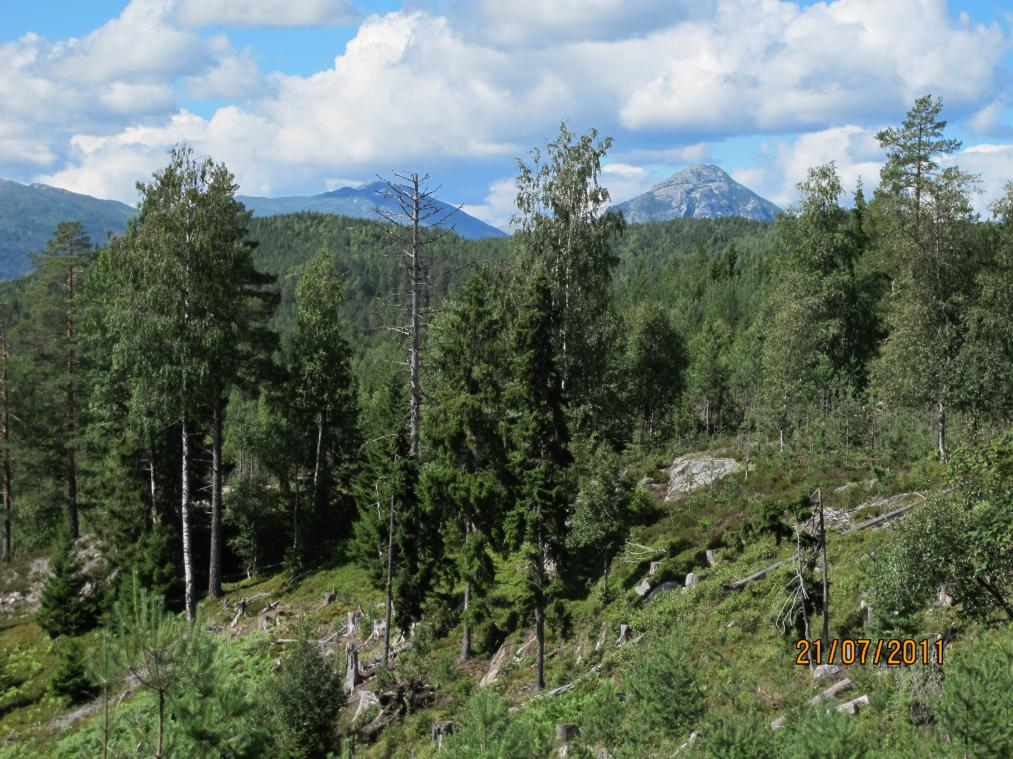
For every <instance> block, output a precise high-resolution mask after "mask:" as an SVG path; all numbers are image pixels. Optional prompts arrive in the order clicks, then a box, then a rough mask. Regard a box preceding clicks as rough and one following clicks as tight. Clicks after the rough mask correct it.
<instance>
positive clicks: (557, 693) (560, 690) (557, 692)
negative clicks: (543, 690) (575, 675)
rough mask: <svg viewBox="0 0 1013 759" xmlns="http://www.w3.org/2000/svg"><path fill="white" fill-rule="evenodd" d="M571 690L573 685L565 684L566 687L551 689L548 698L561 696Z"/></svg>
mask: <svg viewBox="0 0 1013 759" xmlns="http://www.w3.org/2000/svg"><path fill="white" fill-rule="evenodd" d="M571 690H573V683H567V684H566V685H560V686H559V687H558V688H553V689H552V690H550V691H549V692H548V694H547V695H549V696H562V695H563V694H564V693H566V692H567V691H571Z"/></svg>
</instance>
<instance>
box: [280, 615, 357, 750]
mask: <svg viewBox="0 0 1013 759" xmlns="http://www.w3.org/2000/svg"><path fill="white" fill-rule="evenodd" d="M265 689H266V690H265V693H264V696H263V701H264V703H265V704H266V705H267V708H268V710H269V711H268V713H269V716H270V721H271V732H272V735H273V737H274V749H273V754H274V755H275V756H279V757H286V759H323V757H325V756H327V754H328V752H329V751H332V750H333V749H334V748H335V744H336V740H337V716H338V710H339V709H340V708H341V703H342V697H343V693H342V684H341V673H339V672H338V670H337V666H336V665H335V663H334V659H333V658H328V657H324V656H323V655H322V654H321V653H320V649H319V647H318V645H317V642H316V640H314V639H313V638H311V637H310V631H309V630H308V629H307V628H305V627H304V628H302V629H300V632H299V636H298V638H297V639H296V642H295V643H293V644H291V645H290V647H289V648H288V649H287V650H286V651H285V655H284V657H283V658H282V662H281V668H280V669H279V670H278V672H277V673H276V674H275V675H274V676H273V677H272V678H270V679H269V680H268V681H267V682H266V683H265Z"/></svg>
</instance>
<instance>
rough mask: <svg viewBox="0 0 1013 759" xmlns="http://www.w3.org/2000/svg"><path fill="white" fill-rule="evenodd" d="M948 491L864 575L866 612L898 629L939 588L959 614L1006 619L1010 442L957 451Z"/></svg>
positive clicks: (1009, 607) (1009, 611) (897, 533)
mask: <svg viewBox="0 0 1013 759" xmlns="http://www.w3.org/2000/svg"><path fill="white" fill-rule="evenodd" d="M950 481H951V485H952V489H951V491H950V492H949V493H948V494H946V495H944V496H941V497H938V498H936V499H935V500H933V501H932V502H931V503H928V504H926V505H924V506H921V507H918V508H917V510H916V511H914V512H913V513H912V514H909V515H906V516H905V518H904V519H903V520H902V521H901V522H900V523H899V524H898V525H897V527H896V529H895V530H894V531H893V533H892V535H891V536H890V539H889V540H888V541H887V542H886V545H885V546H884V548H883V550H882V552H881V554H880V555H878V556H877V557H876V562H875V563H874V565H873V566H872V567H871V569H870V573H871V578H872V582H871V595H872V599H873V608H878V609H879V610H880V612H881V613H882V614H884V615H886V616H885V617H884V618H883V622H884V623H886V624H888V625H889V624H890V619H891V616H890V615H891V614H894V615H897V616H898V619H897V622H899V623H901V624H903V623H904V622H905V620H906V619H908V618H909V617H910V615H912V614H914V613H915V612H917V611H918V610H919V609H921V608H922V607H923V606H924V605H925V604H926V603H927V602H928V601H929V600H930V599H931V598H932V597H933V596H934V595H935V594H936V592H937V591H938V590H939V589H940V588H941V587H945V588H946V589H947V590H948V592H950V593H951V595H952V596H953V598H954V600H955V601H956V602H957V603H959V604H960V607H961V609H962V611H963V613H964V614H965V615H967V616H969V617H972V618H976V619H981V618H983V617H987V615H989V614H990V613H991V612H993V611H1000V612H1002V613H1004V615H1005V616H1006V618H1007V619H1011V618H1013V602H1011V597H1010V595H1009V593H1010V590H1009V589H1010V587H1011V581H1013V562H1011V561H1010V556H1011V546H1013V527H1011V524H1013V511H1011V508H1013V506H1011V503H1013V501H1011V494H1013V440H1011V438H1009V437H1005V438H1000V439H997V440H996V441H995V442H993V443H992V444H991V446H989V448H987V449H984V450H973V449H969V450H960V451H958V452H957V453H956V454H955V455H954V457H953V462H952V464H951V470H950Z"/></svg>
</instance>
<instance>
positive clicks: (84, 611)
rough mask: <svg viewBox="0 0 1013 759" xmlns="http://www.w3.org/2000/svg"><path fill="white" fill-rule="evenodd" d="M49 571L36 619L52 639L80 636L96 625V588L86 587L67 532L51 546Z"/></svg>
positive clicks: (86, 580) (85, 579)
mask: <svg viewBox="0 0 1013 759" xmlns="http://www.w3.org/2000/svg"><path fill="white" fill-rule="evenodd" d="M49 571H50V575H49V579H48V580H46V584H45V586H44V587H43V588H42V595H41V596H40V597H39V611H38V612H37V613H36V615H35V619H36V621H37V622H38V623H39V626H40V627H41V628H42V629H43V630H45V631H46V633H47V634H48V635H49V637H51V638H56V637H58V636H60V635H79V634H80V633H82V632H84V631H85V630H87V629H88V628H90V627H91V626H93V625H94V624H95V619H96V608H95V589H94V587H93V588H91V589H90V590H89V589H87V587H86V586H87V583H88V579H87V578H86V577H85V576H84V573H83V572H82V571H81V567H80V565H79V563H78V560H77V554H76V553H75V551H74V542H73V541H72V540H71V539H70V536H69V533H67V532H64V533H63V535H62V537H61V538H60V541H59V543H58V544H57V545H56V547H55V549H54V552H53V557H52V559H51V560H50V567H49Z"/></svg>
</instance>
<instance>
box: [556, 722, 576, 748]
mask: <svg viewBox="0 0 1013 759" xmlns="http://www.w3.org/2000/svg"><path fill="white" fill-rule="evenodd" d="M577 733H578V729H577V726H576V725H574V724H573V723H572V722H560V723H559V724H557V725H556V753H557V754H558V755H559V756H568V755H569V753H570V742H571V741H572V740H573V739H574V738H576V737H577Z"/></svg>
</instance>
